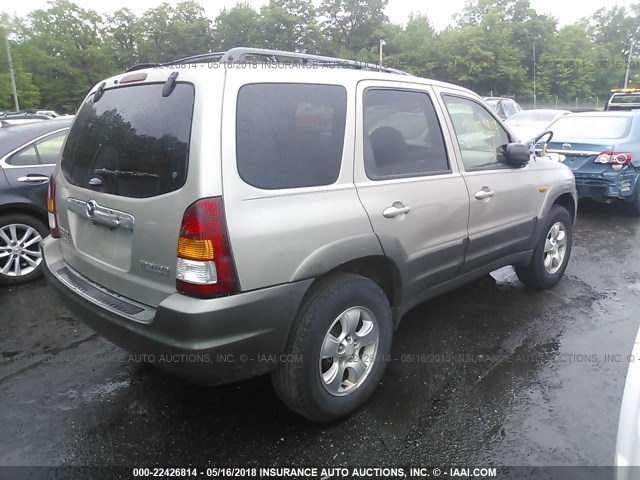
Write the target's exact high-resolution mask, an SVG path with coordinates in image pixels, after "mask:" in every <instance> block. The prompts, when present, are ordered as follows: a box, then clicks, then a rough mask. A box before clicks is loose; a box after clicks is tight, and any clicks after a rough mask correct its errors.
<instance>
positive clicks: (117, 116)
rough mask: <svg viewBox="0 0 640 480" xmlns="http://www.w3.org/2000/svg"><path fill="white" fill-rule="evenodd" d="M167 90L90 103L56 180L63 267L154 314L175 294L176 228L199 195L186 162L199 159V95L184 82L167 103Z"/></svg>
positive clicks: (125, 92)
mask: <svg viewBox="0 0 640 480" xmlns="http://www.w3.org/2000/svg"><path fill="white" fill-rule="evenodd" d="M159 73H160V72H151V74H150V76H154V74H155V76H158V74H159ZM167 75H168V73H167V72H166V71H165V72H163V73H162V77H159V78H165V79H166V78H167ZM163 86H164V82H163V83H151V82H149V83H141V84H133V85H129V86H122V87H117V88H110V89H106V90H104V91H103V93H102V95H101V96H99V95H100V94H98V96H97V95H93V94H92V95H90V96H89V97H88V98H87V100H86V101H85V103H84V104H83V106H82V107H81V109H80V111H79V112H78V115H77V119H76V121H75V122H74V124H73V127H72V129H71V131H70V133H69V137H68V139H67V142H66V144H65V147H64V150H63V154H62V161H61V164H60V170H61V172H60V173H61V174H60V175H58V177H57V180H58V182H59V185H58V186H57V191H58V198H57V201H56V205H57V214H58V222H59V225H60V227H61V231H62V233H63V234H62V235H61V238H62V239H64V240H66V241H61V246H62V247H61V248H62V254H63V257H64V259H65V261H66V263H67V264H68V265H69V266H71V267H72V268H73V269H74V270H76V271H77V272H79V273H80V274H82V275H84V276H86V277H88V278H89V279H90V280H92V281H94V282H96V283H98V284H99V285H102V286H103V287H106V288H107V289H109V290H112V291H114V292H116V293H118V294H120V295H123V296H125V297H128V298H131V299H133V300H136V301H138V302H141V303H143V304H146V305H150V306H152V307H156V306H157V305H158V304H159V303H160V302H161V301H162V300H163V299H164V298H166V297H167V295H169V294H171V293H173V292H175V285H176V284H175V267H176V248H177V243H178V235H179V231H180V224H181V220H182V216H183V213H184V211H185V209H186V208H187V207H188V206H189V205H190V204H191V203H192V202H193V201H195V200H196V199H197V198H198V193H199V185H200V182H198V179H197V177H198V176H199V172H198V169H197V168H195V169H193V170H194V172H190V173H191V175H192V176H195V177H196V179H195V180H192V181H191V183H195V188H187V187H188V186H189V182H187V180H188V179H187V172H188V170H190V165H189V158H190V157H191V158H193V157H194V155H195V156H196V157H197V156H198V155H199V152H198V151H196V152H193V151H192V150H194V149H193V148H192V147H191V131H192V119H193V113H194V96H195V93H194V90H195V88H194V85H193V84H191V83H185V82H178V83H176V84H175V88H174V90H173V91H172V92H171V93H170V94H169V95H168V96H163ZM220 88H222V86H220ZM220 96H221V95H220ZM198 150H199V149H198ZM211 177H213V179H214V180H215V179H217V178H218V175H216V174H215V173H214V174H212V175H211ZM185 184H186V185H187V187H185Z"/></svg>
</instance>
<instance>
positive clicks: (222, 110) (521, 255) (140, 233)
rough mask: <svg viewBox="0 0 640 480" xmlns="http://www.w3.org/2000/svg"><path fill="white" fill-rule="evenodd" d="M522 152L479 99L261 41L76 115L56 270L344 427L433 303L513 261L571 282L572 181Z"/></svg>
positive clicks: (182, 347) (116, 86)
mask: <svg viewBox="0 0 640 480" xmlns="http://www.w3.org/2000/svg"><path fill="white" fill-rule="evenodd" d="M285 60H286V61H285ZM512 139H513V137H512V135H511V134H510V133H509V131H508V130H507V129H506V128H505V127H504V126H503V125H502V123H501V122H500V121H499V120H498V119H497V118H496V115H495V114H494V113H493V112H492V111H491V109H490V108H488V107H487V106H486V105H485V104H484V103H483V101H482V99H481V98H480V97H478V96H477V95H476V94H474V93H473V92H470V91H468V90H466V89H464V88H460V87H457V86H454V85H449V84H446V83H441V82H436V81H431V80H425V79H422V78H417V77H414V76H411V75H406V74H402V73H401V72H397V71H395V70H386V69H384V68H378V67H375V66H372V65H366V64H362V63H358V62H347V61H344V60H337V59H332V58H326V57H317V56H312V55H306V54H294V53H284V52H274V51H266V50H257V49H246V48H242V49H233V50H230V51H228V52H226V53H223V54H208V55H203V56H199V57H195V58H194V57H192V58H187V59H183V60H181V61H176V62H172V63H169V64H163V65H157V66H146V68H139V69H133V70H130V71H128V72H126V73H124V74H121V75H117V76H114V77H112V78H109V79H107V80H105V81H103V82H100V83H99V84H98V85H96V86H95V88H94V89H93V90H92V91H91V93H89V95H88V96H87V98H86V100H85V101H84V103H83V104H82V106H81V108H80V110H79V112H78V114H77V117H76V120H75V122H74V123H73V126H72V128H71V131H70V133H69V136H68V138H67V141H66V143H65V146H64V149H63V154H62V160H61V163H60V165H59V167H58V169H57V171H56V173H55V175H54V178H53V181H52V182H51V183H50V197H51V198H50V201H49V208H50V212H49V213H50V215H49V218H50V228H51V232H52V235H51V236H50V237H48V238H47V239H45V241H44V246H43V250H44V258H45V261H46V266H47V268H46V269H45V270H46V273H47V277H48V278H49V280H50V282H51V283H52V284H53V285H54V286H55V287H56V288H57V290H58V291H59V292H60V293H61V294H62V296H63V297H64V299H65V301H66V303H67V304H68V306H69V307H70V308H71V309H73V310H74V311H75V312H76V313H77V314H78V316H79V317H80V318H82V319H83V320H84V321H85V322H86V323H87V324H88V325H89V326H91V327H92V328H93V329H95V330H96V331H97V332H99V333H101V334H102V335H104V336H105V337H106V338H108V339H110V340H111V341H113V342H114V343H116V344H118V345H120V346H121V347H123V348H124V349H126V350H128V351H130V352H134V353H137V354H140V355H144V357H143V358H144V359H145V360H146V361H149V362H151V363H154V364H156V365H158V366H159V367H161V368H164V369H166V370H169V371H172V372H176V373H178V374H180V375H181V376H183V377H186V378H189V379H191V380H193V381H196V382H200V383H209V384H212V383H221V382H229V381H233V380H238V379H241V378H246V377H251V376H255V375H258V374H263V373H271V375H272V378H273V385H274V387H275V389H276V391H277V393H278V394H279V396H280V397H281V398H282V400H283V401H284V403H285V404H286V405H288V406H289V407H290V408H292V409H293V410H294V411H296V412H298V413H299V414H301V415H303V416H305V417H307V418H309V419H312V420H314V421H331V420H335V419H337V418H340V417H343V416H345V415H347V414H349V413H350V412H352V411H354V410H355V409H356V408H358V407H359V406H361V405H362V404H363V403H364V402H365V401H366V400H367V399H368V398H369V397H370V396H371V395H372V393H373V391H374V390H375V388H376V386H377V384H378V383H379V382H380V380H381V378H382V375H383V371H384V369H385V366H386V364H387V363H388V361H389V359H390V351H391V340H392V334H393V331H394V328H395V327H396V326H397V325H398V322H399V320H400V319H401V318H402V316H403V315H404V314H405V313H406V312H407V311H408V310H409V309H411V308H412V307H414V306H415V305H417V304H419V303H421V302H424V301H425V300H427V299H429V298H431V297H434V296H436V295H439V294H441V293H443V292H445V291H448V290H451V289H453V288H456V287H459V286H461V285H463V284H465V283H467V282H469V281H471V280H473V279H476V278H479V277H482V276H484V275H486V274H488V273H489V272H491V271H492V270H495V269H497V268H499V267H502V266H505V265H515V267H516V269H517V273H518V275H519V277H520V279H521V280H522V281H523V282H524V283H525V284H526V285H528V286H531V287H534V288H548V287H551V286H553V285H555V284H556V283H557V282H558V281H559V280H560V278H561V276H562V275H563V272H564V270H565V267H566V266H567V262H568V260H569V256H570V252H571V238H572V227H573V223H574V219H575V215H576V205H577V200H576V189H575V184H574V178H573V175H572V173H571V171H570V170H569V169H568V168H567V167H566V166H564V165H563V164H561V163H558V162H553V161H550V160H544V159H539V158H535V157H533V158H532V157H531V156H530V151H529V149H528V148H527V147H525V146H524V145H521V144H515V143H511V142H512Z"/></svg>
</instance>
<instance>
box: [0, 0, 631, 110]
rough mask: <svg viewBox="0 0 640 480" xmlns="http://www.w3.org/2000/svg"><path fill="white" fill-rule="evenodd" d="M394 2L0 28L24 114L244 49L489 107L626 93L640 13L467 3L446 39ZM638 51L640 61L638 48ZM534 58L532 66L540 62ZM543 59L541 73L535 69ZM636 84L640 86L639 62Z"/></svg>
mask: <svg viewBox="0 0 640 480" xmlns="http://www.w3.org/2000/svg"><path fill="white" fill-rule="evenodd" d="M386 7H387V0H367V1H364V0H323V1H322V3H321V4H320V6H319V7H317V8H316V7H315V6H314V4H313V3H312V1H311V0H269V3H268V4H266V5H264V6H263V7H262V8H260V9H254V8H252V7H251V6H250V5H249V4H246V3H238V4H237V5H236V6H234V7H233V8H230V9H224V10H222V11H221V13H220V14H219V15H218V16H217V17H216V18H215V19H213V20H212V19H210V18H208V17H207V15H206V12H205V10H204V8H203V7H202V6H201V5H200V4H198V3H197V2H196V1H194V0H186V1H182V2H181V3H178V4H177V5H175V6H171V5H169V4H167V3H163V4H161V5H159V6H158V7H155V8H151V9H149V10H147V11H146V12H145V13H144V14H142V15H140V16H137V15H135V14H134V13H133V12H132V11H131V10H129V9H127V8H123V9H120V10H118V11H116V12H114V13H113V14H110V15H103V14H99V13H98V12H96V11H94V10H91V9H84V8H81V7H80V6H78V5H77V4H75V3H73V2H72V1H70V0H53V1H50V2H49V6H48V8H46V9H40V10H35V11H32V12H31V13H29V14H28V15H27V16H26V17H10V16H8V15H7V14H2V15H1V16H0V28H1V29H2V31H0V35H2V39H3V40H4V37H5V36H7V35H8V37H9V39H10V47H11V53H12V57H13V58H12V60H13V64H14V70H15V77H16V84H17V89H18V95H19V100H20V106H21V107H22V108H36V107H39V108H48V109H55V110H59V111H61V112H73V111H75V109H76V108H77V107H78V105H79V103H80V102H81V101H82V99H83V98H84V96H85V95H86V93H87V92H88V89H90V88H91V87H92V86H93V85H94V84H95V83H96V82H97V81H99V80H100V79H102V78H105V77H107V76H110V75H113V74H115V73H118V72H121V71H123V70H124V69H126V68H127V67H130V66H133V65H135V64H139V63H155V62H162V61H168V60H174V59H177V58H180V57H185V56H189V55H196V54H200V53H206V52H211V51H224V50H227V49H229V48H231V47H236V46H253V47H263V48H270V49H278V50H287V51H304V52H307V53H317V54H321V55H330V56H337V57H340V58H349V59H357V60H361V61H366V62H376V63H377V62H378V51H379V50H378V49H379V43H380V40H384V47H383V53H384V58H383V63H384V65H385V66H389V67H395V68H399V69H402V70H406V71H409V72H411V73H414V74H416V75H419V76H423V77H428V78H433V79H437V80H443V81H447V82H452V83H456V84H459V85H463V86H465V87H467V88H470V89H471V90H474V91H475V92H477V93H479V94H481V95H488V94H490V93H493V94H494V95H497V94H501V95H514V96H516V98H517V97H518V96H526V97H531V96H532V95H533V87H534V77H535V87H536V95H537V98H538V100H539V101H541V102H542V101H545V100H547V101H548V100H549V99H551V98H560V99H562V100H571V99H574V98H576V97H580V98H589V97H595V96H599V97H600V98H605V97H607V96H608V93H609V91H610V89H611V88H613V87H617V86H621V85H622V84H623V82H624V77H625V71H626V68H627V63H628V53H629V48H630V45H631V41H632V40H633V39H634V37H635V36H636V35H637V33H638V32H639V31H640V2H639V3H636V4H633V5H632V6H631V7H630V8H625V7H622V6H611V7H608V8H602V9H600V10H598V11H597V12H595V13H594V14H593V15H592V16H591V17H587V18H582V19H580V20H578V21H576V22H575V23H574V24H571V25H566V26H563V27H559V26H558V22H557V20H556V19H555V18H553V17H552V16H548V15H542V14H539V13H538V12H537V11H536V10H535V9H533V8H531V6H530V4H529V1H528V0H469V1H468V2H467V4H466V5H465V7H464V8H463V10H462V11H461V12H460V13H459V14H457V15H456V16H455V19H454V20H455V23H454V25H453V26H451V27H448V28H446V29H445V30H443V31H440V32H437V31H435V29H434V28H433V26H432V25H431V23H430V21H429V18H428V17H427V16H425V15H411V16H410V18H409V19H408V21H407V22H406V25H396V24H393V23H392V22H390V21H389V19H388V17H387V16H386V15H385V9H386ZM635 51H638V52H640V45H639V46H637V47H636V49H635ZM534 56H535V57H534ZM534 58H535V61H534ZM631 67H632V68H631V73H632V75H631V80H632V82H633V81H634V80H636V79H640V76H639V75H637V73H638V71H639V70H638V67H639V65H638V57H637V56H634V58H633V59H632V61H631ZM12 107H13V96H12V89H11V82H10V77H9V68H8V61H7V56H6V49H5V48H2V49H0V109H11V108H12Z"/></svg>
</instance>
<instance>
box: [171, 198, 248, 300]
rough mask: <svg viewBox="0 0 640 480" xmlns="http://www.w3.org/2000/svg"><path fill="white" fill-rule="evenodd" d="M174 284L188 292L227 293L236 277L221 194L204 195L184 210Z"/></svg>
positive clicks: (205, 295) (198, 294)
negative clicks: (204, 196)
mask: <svg viewBox="0 0 640 480" xmlns="http://www.w3.org/2000/svg"><path fill="white" fill-rule="evenodd" d="M176 288H177V290H178V291H180V292H182V293H185V294H187V295H191V296H195V297H201V298H213V297H219V296H222V295H230V294H232V293H234V292H235V291H236V289H237V280H236V274H235V269H234V266H233V258H232V256H231V248H230V247H229V239H228V236H227V227H226V223H225V219H224V206H223V203H222V199H221V198H204V199H201V200H198V201H197V202H195V203H193V204H192V205H191V206H189V208H187V210H186V211H185V212H184V216H183V217H182V226H181V227H180V237H179V239H178V260H177V265H176Z"/></svg>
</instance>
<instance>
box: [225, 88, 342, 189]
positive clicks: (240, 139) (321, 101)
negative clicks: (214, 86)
mask: <svg viewBox="0 0 640 480" xmlns="http://www.w3.org/2000/svg"><path fill="white" fill-rule="evenodd" d="M346 112H347V92H346V90H345V89H344V87H340V86H335V85H310V84H285V83H279V84H276V83H274V84H251V85H245V86H243V87H242V88H241V89H240V92H239V93H238V107H237V125H236V156H237V166H238V173H239V174H240V177H241V178H242V179H243V180H244V181H245V182H247V183H248V184H250V185H253V186H254V187H258V188H263V189H280V188H299V187H311V186H320V185H330V184H332V183H335V181H336V180H337V179H338V175H339V173H340V163H341V159H342V148H343V143H344V128H345V121H346Z"/></svg>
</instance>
